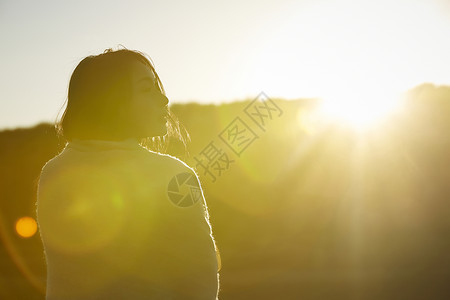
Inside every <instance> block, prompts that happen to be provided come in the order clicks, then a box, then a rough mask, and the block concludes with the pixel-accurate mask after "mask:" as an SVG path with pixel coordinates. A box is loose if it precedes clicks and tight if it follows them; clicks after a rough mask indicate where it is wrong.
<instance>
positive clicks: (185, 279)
mask: <svg viewBox="0 0 450 300" xmlns="http://www.w3.org/2000/svg"><path fill="white" fill-rule="evenodd" d="M167 104H168V99H167V97H166V96H165V92H164V89H163V86H162V83H161V80H160V79H159V77H158V75H157V73H156V71H155V69H154V67H153V65H152V63H151V60H149V59H148V58H147V57H146V55H144V54H143V53H141V52H139V51H134V50H128V49H126V48H125V49H119V50H112V49H107V50H105V52H103V53H101V54H99V55H96V56H88V57H86V58H85V59H83V60H82V61H81V62H80V63H79V64H78V66H77V67H76V68H75V70H74V72H73V74H72V76H71V79H70V83H69V91H68V98H67V106H66V109H65V111H64V114H63V116H62V117H61V120H60V121H59V122H58V123H57V125H56V126H57V128H59V130H60V132H61V134H62V135H63V137H64V138H65V139H66V140H67V141H68V143H67V144H66V146H65V148H64V149H63V151H62V152H61V153H59V154H58V155H57V156H55V157H54V158H52V159H51V160H49V161H48V162H47V163H46V164H45V166H44V167H43V168H42V171H41V175H40V179H39V184H38V197H37V202H36V213H37V219H38V225H39V232H40V235H41V239H42V242H43V245H44V252H45V259H46V263H47V293H46V299H47V300H55V299H65V300H69V299H197V300H199V299H208V300H211V299H217V297H218V291H219V273H218V271H219V269H220V260H219V258H220V257H219V256H218V251H217V248H216V245H215V241H214V238H213V235H212V230H211V226H210V223H209V214H208V208H207V205H206V202H205V199H204V196H203V192H202V189H201V187H200V184H199V181H198V178H197V176H196V174H195V172H194V171H193V170H192V169H191V168H190V167H188V166H187V165H186V164H185V163H183V162H182V161H180V160H178V159H176V158H174V157H171V156H169V155H165V154H160V153H158V152H154V151H151V150H148V149H146V148H145V147H143V146H141V144H140V142H142V139H143V138H148V137H158V136H159V137H160V136H164V135H166V134H167V133H168V131H171V130H174V129H176V128H177V126H176V125H177V124H176V123H174V122H175V121H174V119H173V118H171V117H170V116H171V113H170V111H169V109H168V107H167ZM178 128H179V127H178Z"/></svg>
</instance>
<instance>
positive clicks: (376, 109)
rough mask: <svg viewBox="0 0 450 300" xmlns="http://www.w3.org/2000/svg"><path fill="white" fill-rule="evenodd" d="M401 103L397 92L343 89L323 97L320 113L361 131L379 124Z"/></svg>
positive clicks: (332, 120)
mask: <svg viewBox="0 0 450 300" xmlns="http://www.w3.org/2000/svg"><path fill="white" fill-rule="evenodd" d="M380 90H383V89H382V88H380ZM398 103H399V101H398V97H397V96H396V95H395V94H393V93H392V94H390V93H382V92H380V91H374V90H373V89H364V90H363V89H361V90H356V89H352V90H344V91H342V90H341V91H335V92H334V93H330V94H328V95H327V96H325V97H322V98H321V102H320V105H319V109H318V113H319V115H320V118H321V119H322V121H324V122H338V123H340V124H342V125H345V126H348V127H350V128H352V129H354V130H356V131H360V132H361V131H366V130H369V129H373V128H374V127H377V126H378V125H379V124H380V123H382V122H383V121H384V120H385V119H387V118H388V117H389V116H390V115H391V114H392V113H394V112H395V111H397V109H398Z"/></svg>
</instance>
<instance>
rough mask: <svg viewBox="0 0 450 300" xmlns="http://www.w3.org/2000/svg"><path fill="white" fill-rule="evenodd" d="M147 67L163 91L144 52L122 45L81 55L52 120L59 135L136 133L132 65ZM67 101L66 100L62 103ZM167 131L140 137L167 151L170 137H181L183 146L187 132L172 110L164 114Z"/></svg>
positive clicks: (102, 136)
mask: <svg viewBox="0 0 450 300" xmlns="http://www.w3.org/2000/svg"><path fill="white" fill-rule="evenodd" d="M136 61H137V62H141V63H143V64H144V65H146V66H147V67H149V68H150V70H151V71H152V73H153V75H154V77H155V81H156V82H155V85H156V87H157V88H158V89H159V91H160V92H161V93H162V94H163V95H165V91H164V87H163V85H162V82H161V80H160V78H159V76H158V74H157V73H156V71H155V68H154V66H153V63H152V62H151V59H150V58H149V57H148V56H147V55H146V54H144V53H142V52H140V51H136V50H129V49H126V48H125V47H123V48H122V49H119V50H113V49H111V48H109V49H106V50H105V51H104V52H103V53H101V54H99V55H91V56H88V57H86V58H84V59H83V60H82V61H81V62H80V63H79V64H78V65H77V67H76V68H75V70H74V71H73V73H72V76H71V78H70V82H69V91H68V96H67V101H66V102H67V106H66V108H65V111H64V113H63V115H62V117H61V119H60V120H59V121H58V120H57V121H56V122H55V127H56V131H57V133H58V135H59V136H61V137H63V138H64V139H65V140H67V141H72V140H73V139H100V140H124V139H128V138H131V137H135V135H134V134H135V133H136V129H137V128H134V127H133V126H135V125H133V124H136V123H135V122H133V118H134V116H133V115H131V113H130V110H129V109H130V105H131V100H132V99H131V97H132V87H131V84H132V75H131V72H132V69H131V66H132V65H133V63H135V62H136ZM65 104H66V103H65ZM167 121H168V122H167V135H165V136H163V137H160V136H157V137H140V138H142V140H141V144H143V145H144V146H146V147H148V148H151V149H152V150H157V151H161V152H166V151H167V147H168V146H169V145H168V143H169V142H170V141H171V140H172V141H173V140H174V139H175V140H178V141H181V142H182V144H183V145H184V148H185V150H186V142H187V140H188V139H189V134H188V133H187V131H186V129H185V128H184V127H183V126H182V125H181V124H180V123H179V121H178V120H177V118H176V117H175V115H174V114H173V113H171V112H170V110H169V114H168V118H167Z"/></svg>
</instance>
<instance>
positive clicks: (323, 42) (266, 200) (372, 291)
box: [0, 0, 450, 299]
mask: <svg viewBox="0 0 450 300" xmlns="http://www.w3.org/2000/svg"><path fill="white" fill-rule="evenodd" d="M449 35H450V3H449V2H448V1H445V0H431V1H419V0H409V1H406V0H399V1H395V2H392V1H391V2H389V1H385V0H382V1H377V2H373V1H365V0H363V1H357V2H356V1H348V0H347V1H345V0H342V1H338V0H337V1H325V0H323V1H320V0H319V1H312V0H304V1H287V0H284V1H227V2H218V3H213V2H210V1H200V0H198V1H165V2H149V1H137V0H134V1H127V2H125V1H123V2H121V1H90V2H87V1H77V2H73V3H63V2H57V1H40V2H35V1H8V0H4V1H1V2H0V36H1V37H2V46H3V47H2V54H3V55H1V56H0V101H1V102H0V105H1V106H0V146H1V147H0V160H1V166H2V167H1V168H0V172H1V173H0V176H1V177H0V179H1V180H0V299H44V294H45V277H46V270H45V261H44V254H43V250H42V244H41V240H40V237H39V234H38V232H36V229H37V228H36V223H35V217H36V216H35V202H36V184H37V179H38V176H39V173H40V170H41V168H42V166H43V165H44V164H45V162H46V161H48V160H49V159H50V158H52V157H53V156H55V155H56V154H57V153H58V152H59V151H61V150H62V149H63V148H64V142H63V141H62V140H60V139H59V138H58V137H57V136H56V133H55V130H54V126H53V122H54V121H55V120H56V119H57V117H58V114H59V113H61V109H62V108H63V105H64V101H65V100H66V94H67V87H68V83H69V78H70V75H71V73H72V72H73V70H74V68H75V67H76V65H77V64H78V62H79V61H80V60H81V59H83V58H84V57H85V56H87V55H91V54H98V53H100V52H103V50H105V49H106V48H109V47H113V48H114V47H117V46H118V45H119V44H122V45H124V46H125V47H127V48H129V49H137V50H140V51H143V52H145V53H147V54H149V55H150V57H151V58H152V59H153V62H154V64H155V67H156V70H157V72H158V74H159V75H160V77H161V80H162V82H163V84H164V87H165V89H166V91H167V96H168V98H169V100H170V103H171V109H172V110H173V112H174V113H175V114H176V115H177V116H178V117H179V119H180V121H181V122H182V123H183V124H184V126H185V127H186V129H187V130H188V132H189V133H190V135H191V143H190V144H189V145H188V150H189V152H188V153H185V152H184V151H182V149H181V148H180V145H178V144H176V143H172V147H170V148H169V150H168V152H169V153H170V154H173V155H175V156H177V157H179V158H181V159H183V160H185V161H186V162H187V163H188V164H189V165H191V166H193V167H195V168H196V169H197V172H198V173H199V176H200V180H201V182H202V184H203V188H204V193H205V197H206V199H207V202H208V205H209V209H210V215H211V223H212V226H213V231H214V234H215V237H216V240H217V244H218V247H219V249H220V253H221V256H222V270H221V293H220V299H447V298H448V297H449V296H450V288H449V287H448V278H450V274H449V273H450V257H449V254H448V253H450V252H449V250H450V239H449V238H448V236H449V235H448V234H449V231H450V221H449V220H450V218H449V217H450V213H449V212H450V210H449V208H450V203H449V201H448V199H449V198H450V188H449V186H450V185H449V182H450V171H449V170H450V168H449V166H450V156H449V155H448V153H450V137H449V134H448V132H449V129H450V119H449V118H448V116H449V115H450V102H449V101H450V72H449V70H450V56H449V55H448V53H450V40H449V39H447V38H445V37H446V36H449ZM261 92H264V93H261ZM236 118H238V119H239V122H241V123H240V124H241V125H242V124H244V125H245V126H247V127H246V128H247V129H248V132H251V135H250V138H251V139H250V140H249V141H250V142H248V143H247V144H245V145H244V146H245V148H244V147H240V148H236V147H234V146H235V145H234V146H233V145H232V143H231V142H230V141H229V140H228V141H227V140H226V139H224V138H223V137H224V135H223V132H225V131H226V130H228V129H229V128H231V127H232V126H233V125H235V124H236V123H235V122H236ZM248 137H249V136H247V138H248ZM211 143H213V144H214V145H215V146H216V147H217V148H218V149H220V150H221V151H222V152H221V153H225V154H226V155H227V157H228V158H229V160H230V163H229V165H227V164H225V165H224V164H223V163H224V161H223V160H222V161H221V162H217V163H221V165H220V166H222V167H223V169H221V170H220V171H219V170H218V169H217V168H216V169H212V170H215V171H213V172H212V173H208V172H206V171H205V170H204V169H203V168H202V166H201V165H200V164H199V163H198V161H199V160H200V159H201V158H202V155H203V154H202V153H203V152H204V150H205V149H206V147H208V146H210V145H211ZM216 166H219V165H216ZM447 197H448V198H447Z"/></svg>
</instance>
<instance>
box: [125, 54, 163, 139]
mask: <svg viewBox="0 0 450 300" xmlns="http://www.w3.org/2000/svg"><path fill="white" fill-rule="evenodd" d="M131 82H132V84H131V89H132V97H131V99H132V101H131V102H132V103H131V106H130V109H131V115H132V116H134V117H133V121H134V122H135V125H137V126H136V127H137V128H136V130H137V132H136V135H137V137H138V138H142V137H151V136H162V135H165V134H166V133H167V127H166V121H167V120H166V116H167V104H168V102H169V101H168V99H167V97H166V96H164V95H163V94H162V93H161V92H160V90H159V89H158V87H157V84H156V78H155V76H154V74H153V72H152V70H151V68H150V67H148V66H147V65H145V64H144V63H141V62H139V61H135V62H133V64H132V66H131Z"/></svg>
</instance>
